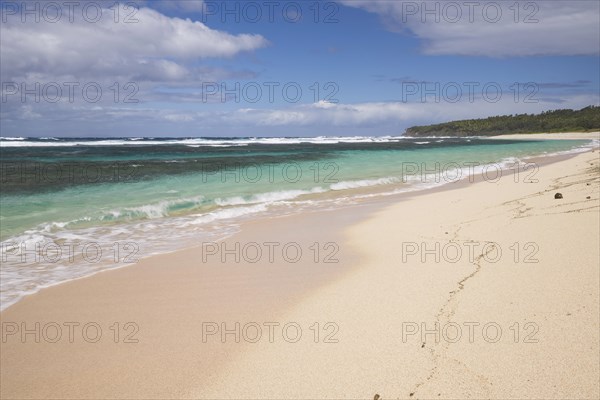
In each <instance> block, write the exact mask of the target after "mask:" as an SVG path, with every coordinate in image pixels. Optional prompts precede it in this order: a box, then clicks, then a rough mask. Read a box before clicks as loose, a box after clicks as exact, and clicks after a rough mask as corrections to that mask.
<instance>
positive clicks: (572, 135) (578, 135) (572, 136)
mask: <svg viewBox="0 0 600 400" xmlns="http://www.w3.org/2000/svg"><path fill="white" fill-rule="evenodd" d="M489 138H490V139H539V140H548V139H557V140H561V139H562V140H579V139H596V140H598V139H600V132H558V133H517V134H512V135H497V136H490V137H489Z"/></svg>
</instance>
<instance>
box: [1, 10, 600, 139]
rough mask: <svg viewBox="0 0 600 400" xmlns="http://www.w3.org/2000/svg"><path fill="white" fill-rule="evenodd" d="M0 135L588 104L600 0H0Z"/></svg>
mask: <svg viewBox="0 0 600 400" xmlns="http://www.w3.org/2000/svg"><path fill="white" fill-rule="evenodd" d="M0 4H1V13H2V14H1V25H0V77H1V83H2V87H1V96H2V99H1V102H0V106H1V110H0V131H1V132H0V136H3V137H9V136H20V137H63V136H64V137H111V136H137V137H142V136H145V137H169V136H177V137H182V136H185V137H193V136H208V137H223V136H357V135H358V136H380V135H401V134H403V133H404V131H405V129H406V128H408V127H410V126H414V125H423V124H431V123H437V122H445V121H450V120H457V119H466V118H481V117H487V116H493V115H505V114H520V113H538V112H541V111H546V110H553V109H563V108H572V109H579V108H582V107H585V106H588V105H592V104H593V105H598V104H600V1H598V0H590V1H560V0H553V1H427V2H423V1H418V2H412V1H391V0H385V1H380V0H370V1H369V0H364V1H363V0H343V1H335V2H334V1H276V0H272V1H271V0H265V1H227V2H221V1H199V0H187V1H177V0H171V1H132V2H121V3H117V2H115V1H114V0H113V1H109V2H104V1H87V0H85V1H72V2H68V1H61V0H58V1H51V2H48V1H28V2H22V1H18V2H10V1H4V0H2V1H1V2H0Z"/></svg>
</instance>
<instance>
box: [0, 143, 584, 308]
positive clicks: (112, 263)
mask: <svg viewBox="0 0 600 400" xmlns="http://www.w3.org/2000/svg"><path fill="white" fill-rule="evenodd" d="M591 145H592V143H591V141H586V140H547V141H541V140H531V141H523V140H519V141H517V140H493V139H485V138H478V137H471V138H450V137H444V138H440V137H436V138H422V137H421V138H407V137H401V136H398V137H392V136H387V137H316V138H69V139H65V138H36V139H34V138H1V139H0V164H1V176H0V179H1V180H0V183H1V191H0V225H1V230H0V241H1V243H0V244H1V253H0V256H1V257H2V268H1V269H0V282H1V283H0V301H1V309H4V308H6V307H8V306H9V305H11V304H14V303H15V302H16V301H18V300H19V299H20V298H22V296H24V295H26V294H30V293H35V292H36V291H38V290H40V289H41V288H43V287H47V286H51V285H55V284H58V283H61V282H65V281H68V280H72V279H77V278H81V277H85V276H89V275H91V274H94V273H96V272H99V271H103V270H107V269H112V268H118V267H122V266H124V265H128V264H131V263H133V262H136V261H137V260H138V259H140V258H143V257H147V256H149V255H153V254H159V253H165V252H170V251H174V250H177V249H181V248H184V247H189V246H193V245H199V244H201V243H203V242H209V241H215V240H219V239H222V238H224V237H227V236H229V235H231V234H233V233H235V232H237V231H238V229H239V224H240V222H241V221H243V220H247V219H251V218H258V217H269V216H274V215H282V214H289V213H299V212H302V211H303V210H307V209H317V208H332V209H333V208H339V207H343V206H345V205H351V204H356V203H357V202H360V201H365V199H370V198H376V197H380V196H390V195H394V194H398V193H402V192H407V191H418V190H422V189H426V188H430V187H435V186H439V185H444V184H449V183H452V182H456V181H457V180H458V179H460V178H464V177H466V176H467V175H477V174H482V176H483V174H485V178H486V179H487V180H493V179H495V177H496V176H497V174H499V173H500V174H501V173H502V168H509V167H511V166H514V165H516V164H515V163H519V164H520V165H522V166H524V168H523V171H524V173H523V174H522V176H521V177H519V179H528V178H529V179H534V174H535V168H527V165H528V164H527V163H528V160H529V159H531V158H534V157H544V156H550V155H557V154H568V153H574V152H580V151H585V150H586V149H587V148H589V147H591ZM530 166H531V165H530ZM440 206H443V205H440Z"/></svg>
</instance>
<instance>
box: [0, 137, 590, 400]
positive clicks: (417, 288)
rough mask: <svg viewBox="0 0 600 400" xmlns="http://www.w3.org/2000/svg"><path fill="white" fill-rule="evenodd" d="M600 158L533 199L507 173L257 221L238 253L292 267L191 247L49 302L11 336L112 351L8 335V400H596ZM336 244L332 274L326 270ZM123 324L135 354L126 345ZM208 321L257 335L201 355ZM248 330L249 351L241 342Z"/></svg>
mask: <svg viewBox="0 0 600 400" xmlns="http://www.w3.org/2000/svg"><path fill="white" fill-rule="evenodd" d="M511 136H512V135H511ZM598 155H599V153H598V151H596V152H594V153H585V154H581V155H578V156H575V157H573V158H570V159H567V160H564V161H560V162H557V163H554V164H549V165H545V166H543V167H541V168H540V170H539V171H538V172H537V173H536V175H535V176H534V178H535V179H537V183H525V182H524V181H523V180H524V178H525V176H524V175H519V177H518V179H516V180H515V176H514V174H505V175H504V176H503V178H502V179H500V180H499V181H498V182H479V183H474V184H466V185H464V184H463V185H462V186H461V188H459V189H455V190H443V191H428V192H424V193H421V194H418V195H413V196H412V197H408V196H400V197H399V198H397V199H395V200H393V201H391V200H390V199H388V200H386V202H388V203H389V204H388V205H387V206H386V207H381V206H380V205H379V206H375V205H369V206H357V207H352V208H348V209H342V210H336V211H327V212H315V213H306V214H303V215H296V216H292V217H284V218H277V219H271V220H263V221H256V222H252V223H249V224H246V225H245V226H243V230H242V232H241V233H240V234H239V235H236V236H234V237H232V238H230V239H229V240H228V243H230V244H232V243H234V242H236V241H238V242H240V243H242V244H244V243H248V242H251V241H254V242H258V243H263V242H266V241H278V242H280V243H289V242H297V243H298V244H299V246H300V247H301V248H302V249H303V250H304V251H305V252H306V253H305V254H306V256H305V257H303V259H302V260H301V261H299V262H298V263H290V262H288V261H285V260H283V261H282V260H281V258H278V259H277V260H276V261H275V262H272V263H271V262H268V260H265V259H264V257H263V259H261V261H260V262H258V263H255V264H254V263H248V262H241V263H233V262H227V263H222V262H220V261H219V260H215V259H214V258H213V259H211V261H209V262H206V263H205V262H202V257H201V251H200V249H198V248H196V249H188V250H185V251H182V252H177V253H173V254H167V255H163V256H157V257H152V258H149V259H147V260H144V261H142V262H140V263H139V264H138V265H136V266H132V267H128V268H124V269H121V270H115V271H110V272H105V273H101V274H98V275H96V276H93V277H91V278H87V279H82V280H78V281H73V282H70V283H66V284H63V285H60V286H57V287H53V288H49V289H46V290H43V291H42V292H40V293H38V294H36V295H32V296H29V297H27V298H25V299H24V300H22V301H20V302H19V303H17V304H16V305H14V306H12V307H10V308H8V309H7V310H5V311H4V312H3V313H1V314H0V318H1V320H2V323H3V324H6V323H11V322H16V323H21V322H23V321H25V322H26V323H27V324H28V327H29V328H31V327H33V324H34V323H35V322H36V321H37V322H40V323H41V326H44V324H47V323H48V322H52V321H54V322H57V323H59V324H63V323H64V322H69V321H71V322H79V323H80V324H81V325H83V324H85V323H86V322H96V323H98V324H99V325H100V326H101V327H102V328H103V336H102V338H101V339H100V340H99V341H98V342H97V343H88V342H86V341H85V340H83V338H82V335H81V332H80V329H79V330H76V331H75V332H76V334H75V337H74V341H73V343H70V342H69V341H68V340H67V339H66V338H65V336H66V335H67V330H66V328H64V329H63V338H62V339H61V340H59V341H58V342H57V343H48V341H47V340H45V339H44V336H42V338H41V340H40V343H35V342H34V340H33V339H34V337H33V335H29V336H28V337H26V338H25V339H26V340H25V343H22V340H20V337H19V335H12V336H9V337H7V338H6V342H5V343H2V344H1V346H2V347H1V352H0V362H1V367H2V368H1V372H0V386H1V388H0V397H1V398H3V399H4V398H43V397H46V398H184V397H192V398H206V399H223V398H247V399H276V398H277V399H280V398H303V399H306V398H315V399H321V398H338V399H339V398H352V399H356V398H365V399H368V398H373V396H374V395H375V394H376V393H377V394H380V395H381V396H382V398H383V399H390V398H502V399H505V398H519V399H524V398H536V399H539V398H556V399H564V398H578V399H580V398H589V399H597V398H599V397H600V389H599V383H598V382H599V378H600V371H599V362H600V355H599V351H600V347H599V333H598V332H599V328H600V326H599V311H600V310H599V299H600V298H599V293H600V292H599V285H600V283H599V279H600V273H599V268H600V265H599V264H600V261H599V260H600V254H599V248H598V247H599V246H598V243H599V241H600V213H599V211H600V198H599V197H600V193H599V190H600V172H599V168H598V167H599V164H600V160H599V158H598ZM556 192H561V193H562V194H563V198H562V199H554V194H555V193H556ZM587 196H590V199H586V197H587ZM313 242H317V243H319V244H320V246H321V249H322V250H321V252H320V253H319V255H318V261H319V262H318V263H315V262H314V260H313V259H312V257H313V256H314V252H309V250H307V249H308V247H309V246H311V243H313ZM330 242H333V243H336V244H337V245H338V246H339V252H338V253H337V254H336V255H335V258H337V259H338V260H339V262H338V263H333V264H330V263H324V262H323V261H324V257H325V255H326V254H328V253H329V252H330V251H331V248H330V249H329V250H326V249H323V247H324V245H325V244H326V243H330ZM436 243H437V244H438V246H439V248H440V250H439V252H436V251H435V246H436ZM488 243H489V244H488ZM486 244H488V245H487V247H484V246H485V245H486ZM425 248H427V249H433V252H432V253H423V250H424V249H425ZM457 248H459V249H460V250H461V252H462V254H461V255H460V256H458V258H457V252H456V250H457ZM470 248H472V249H473V253H472V254H473V255H472V259H471V255H470V254H469V249H470ZM517 249H518V252H517ZM408 250H412V251H408ZM499 251H501V255H499ZM415 252H416V254H412V253H415ZM436 255H438V256H439V260H436V259H435V258H436ZM421 256H423V257H424V259H422V258H421ZM403 257H404V259H403ZM496 258H497V259H496ZM117 321H118V322H120V323H121V325H120V327H119V330H120V332H121V335H120V337H119V340H118V341H119V343H114V341H113V338H114V337H113V331H111V330H110V329H109V327H110V326H111V324H112V323H114V322H117ZM128 321H131V322H135V323H136V324H137V326H139V332H137V334H136V335H135V336H134V337H135V338H136V339H138V340H139V343H137V344H136V343H123V341H124V333H125V330H124V326H123V324H124V323H125V322H128ZM203 322H215V323H217V324H220V323H221V322H226V323H227V327H228V328H229V329H231V328H233V327H234V326H235V325H234V323H235V322H239V323H240V326H241V327H243V326H246V327H247V328H248V330H246V331H242V332H241V334H242V337H241V338H240V341H239V343H237V342H236V341H235V335H234V334H229V335H227V336H225V339H226V343H222V342H221V336H220V335H219V334H217V335H212V336H209V337H207V340H206V343H204V342H203V340H202V326H203V325H202V323H203ZM269 322H273V323H278V324H279V325H278V326H274V328H273V333H274V334H273V337H272V340H269V336H270V335H269V329H268V327H267V326H265V325H264V324H265V323H269ZM251 323H256V324H258V325H259V326H262V337H261V339H260V340H258V342H256V343H250V342H249V340H244V336H243V333H246V338H247V339H251V338H253V337H254V333H255V327H256V325H252V324H251ZM315 323H318V326H317V325H315ZM436 323H437V325H436ZM285 324H288V327H291V328H292V329H288V330H287V336H284V335H283V333H282V329H281V328H282V327H283V326H284V325H285ZM11 326H12V325H11ZM469 326H470V327H472V328H471V329H472V330H473V335H472V337H470V336H471V335H470V332H469ZM80 327H81V326H80ZM80 327H79V328H80ZM205 327H206V325H205ZM294 327H300V328H301V329H302V335H301V337H299V338H298V340H297V341H296V342H295V343H292V342H293V341H294V339H295V338H296V334H295V333H296V331H295V329H294ZM436 327H439V329H436ZM484 327H485V330H484ZM130 328H131V327H130ZM423 328H426V329H428V330H429V331H430V332H429V333H428V334H427V335H425V336H424V337H421V333H422V330H423ZM49 329H50V328H49ZM253 329H254V330H253ZM409 329H415V330H416V329H418V332H415V333H414V334H408V333H409ZM498 329H501V333H500V331H498ZM131 331H132V330H131V329H129V330H128V332H131ZM49 332H50V330H48V331H47V332H46V338H47V337H48V336H51V334H50V333H49ZM315 332H319V335H318V337H317V335H316V334H315ZM457 332H461V334H462V336H461V337H458V338H457V337H456V334H457ZM403 333H404V334H405V335H404V337H403ZM436 333H437V335H436ZM42 334H43V332H42ZM88 336H93V330H92V331H91V334H90V335H88ZM286 339H287V340H286ZM496 340H497V341H496Z"/></svg>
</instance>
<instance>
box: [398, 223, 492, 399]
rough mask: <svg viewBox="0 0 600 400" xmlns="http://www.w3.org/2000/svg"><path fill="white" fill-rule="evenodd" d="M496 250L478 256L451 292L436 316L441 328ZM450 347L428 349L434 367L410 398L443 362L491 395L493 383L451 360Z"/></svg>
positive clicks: (415, 388)
mask: <svg viewBox="0 0 600 400" xmlns="http://www.w3.org/2000/svg"><path fill="white" fill-rule="evenodd" d="M461 228H462V227H459V228H458V229H457V230H456V231H455V232H454V235H453V240H455V239H456V238H457V236H458V231H459V230H460V229H461ZM465 241H466V240H465ZM485 243H492V244H493V242H485ZM494 250H495V244H493V246H491V248H490V249H489V250H487V251H486V252H485V253H482V254H480V255H479V256H477V258H476V259H475V260H474V262H473V265H474V266H475V270H474V271H473V272H471V273H470V274H469V275H467V276H465V277H464V278H462V279H461V280H460V281H458V282H457V288H456V289H455V290H453V291H451V292H450V295H449V296H448V298H447V299H446V302H445V303H444V304H443V305H442V307H441V308H440V309H439V311H438V313H437V314H436V315H435V323H437V324H439V326H442V325H443V322H444V323H448V322H450V320H451V319H452V317H453V316H454V314H456V310H457V308H458V296H459V294H460V293H461V292H462V291H463V290H464V288H465V285H466V283H467V281H469V280H470V279H471V278H473V277H474V276H476V275H477V274H478V273H479V271H481V269H482V265H481V262H482V260H483V259H484V257H485V256H487V255H488V254H489V253H491V252H492V251H494ZM425 345H426V343H423V344H422V346H421V347H424V346H425ZM449 347H450V343H449V342H446V341H443V340H442V341H440V342H439V343H434V345H433V346H432V347H431V348H429V349H428V350H429V353H430V355H431V357H432V359H433V363H434V366H433V368H432V369H431V371H430V372H429V375H428V376H427V377H426V378H425V380H423V381H421V382H419V383H417V384H416V385H415V387H414V389H413V390H412V391H411V392H410V394H409V396H410V397H414V395H415V394H416V393H417V391H418V390H419V388H421V387H422V386H423V385H425V384H426V383H427V382H429V381H431V379H433V378H434V377H435V376H436V375H437V374H438V372H439V369H440V364H441V363H443V362H453V363H455V364H458V365H459V366H460V367H461V368H463V369H464V370H465V372H467V373H468V374H470V375H471V376H473V377H474V378H475V379H476V381H478V382H479V383H480V384H481V386H482V388H483V390H485V392H486V395H490V394H491V391H490V390H489V387H490V386H492V383H491V382H490V381H489V379H488V378H486V377H485V376H484V375H481V374H478V373H477V372H475V371H473V370H471V369H469V367H467V365H466V364H465V363H463V362H462V361H460V360H457V359H455V358H449V357H448V356H447V355H446V352H447V351H448V348H449Z"/></svg>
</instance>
